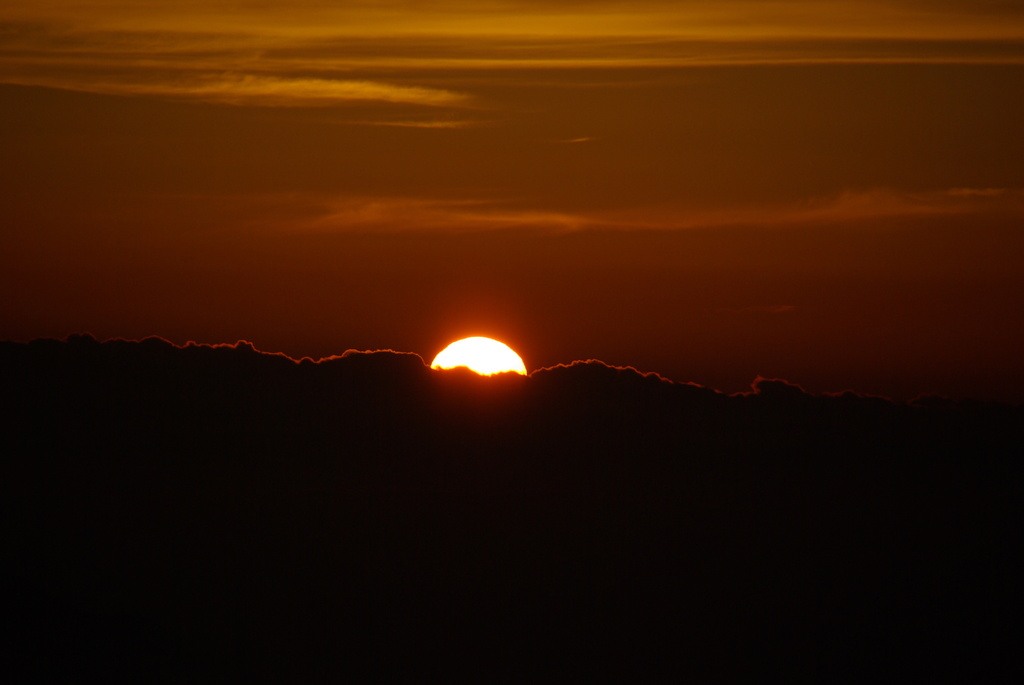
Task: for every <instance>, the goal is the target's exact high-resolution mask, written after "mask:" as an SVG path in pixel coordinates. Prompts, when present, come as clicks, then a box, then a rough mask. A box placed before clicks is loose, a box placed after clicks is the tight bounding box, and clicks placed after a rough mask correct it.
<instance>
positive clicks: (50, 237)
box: [0, 0, 1024, 399]
mask: <svg viewBox="0 0 1024 685" xmlns="http://www.w3.org/2000/svg"><path fill="white" fill-rule="evenodd" d="M1022 84H1024V5H1021V4H1020V3H1017V2H984V1H983V2H977V1H975V2H966V1H952V0H947V1H941V0H940V1H938V2H925V1H924V0H920V1H918V0H891V1H878V2H811V1H809V0H790V1H788V2H730V1H726V2H713V3H712V2H630V3H618V2H586V3H584V2H473V3H461V2H369V1H366V2H307V1H302V2H297V3H287V4H284V3H269V2H161V1H157V2H147V3H136V2H89V1H83V2H58V1H47V0H43V1H33V2H27V1H18V0H16V1H15V2H11V3H7V4H6V5H5V6H4V7H3V8H2V9H0V105H2V106H3V110H4V112H5V114H4V121H5V126H4V129H3V133H2V134H0V135H2V149H3V150H4V155H3V158H2V160H0V180H2V182H3V187H4V192H3V193H2V194H0V223H2V224H3V226H4V229H3V234H2V235H3V237H2V241H3V250H2V255H0V269H2V272H3V276H2V277H0V278H2V280H0V283H2V285H3V288H4V291H5V293H6V299H5V302H4V304H3V308H2V310H0V337H5V338H15V339H25V338H31V337H36V336H40V335H57V336H60V335H65V334H67V333H70V332H74V331H79V330H88V331H91V332H93V333H95V334H97V335H98V336H100V337H103V336H118V335H120V336H127V337H139V336H144V335H151V334H156V335H162V336H164V337H167V338H170V339H172V340H176V341H178V342H184V341H185V340H187V339H190V338H191V339H197V340H201V341H203V342H223V341H232V340H235V339H238V338H250V339H253V340H254V341H255V342H256V343H257V345H258V346H260V347H262V348H264V349H270V350H282V351H285V352H288V353H289V354H293V355H297V356H301V355H306V354H309V355H313V356H317V355H321V354H330V353H332V352H337V351H339V350H338V349H337V348H338V347H339V346H340V347H341V348H347V347H362V348H370V347H394V348H398V349H407V350H410V351H416V352H420V353H421V354H423V355H424V356H430V355H432V354H433V353H435V352H436V351H437V349H440V347H442V346H443V344H444V343H446V342H450V340H451V339H455V338H456V337H460V336H462V335H470V334H474V333H476V334H481V335H492V336H493V337H499V338H501V339H504V340H506V342H509V343H510V344H513V343H518V344H513V347H515V348H516V349H517V350H520V351H521V352H522V353H523V356H524V357H525V358H526V361H527V365H528V366H530V367H531V368H535V367H537V366H540V365H544V364H550V363H557V362H563V361H570V360H571V359H572V358H578V357H599V358H602V359H605V360H606V361H609V362H611V363H622V364H635V365H639V366H641V367H644V368H645V370H655V371H661V372H663V373H665V374H666V375H669V376H671V377H674V378H677V379H679V380H692V381H695V382H699V383H706V384H709V385H715V386H716V387H722V389H725V390H730V391H731V390H736V389H739V388H741V387H742V386H743V385H744V384H745V383H747V382H749V380H750V379H752V377H753V375H754V374H756V373H761V374H764V375H776V376H783V377H787V378H790V379H791V380H793V381H795V382H803V383H804V384H805V385H807V386H808V387H810V388H812V389H815V390H837V389H842V388H841V387H839V386H842V387H850V386H852V387H856V388H857V389H861V390H864V391H868V392H882V393H889V394H893V395H911V396H912V395H913V394H915V393H917V392H925V391H939V392H948V393H951V394H957V393H959V394H961V395H964V394H973V395H978V396H986V397H999V398H1004V399H1005V398H1018V399H1024V393H1022V391H1021V390H1019V388H1020V387H1024V386H1022V384H1024V364H1022V362H1021V361H1020V359H1019V355H1018V354H1016V352H1015V351H1014V350H1018V349H1024V315H1022V313H1021V312H1022V311H1024V294H1022V293H1024V277H1022V276H1021V272H1022V271H1024V269H1022V268H1021V266H1022V265H1024V242H1022V238H1021V231H1022V230H1024V229H1022V226H1024V165H1022V163H1021V160H1022V159H1024V125H1022V123H1021V119H1022V117H1021V116H1020V112H1022V111H1024V87H1022ZM502 336H504V337H502Z"/></svg>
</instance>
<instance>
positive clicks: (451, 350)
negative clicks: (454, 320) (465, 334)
mask: <svg viewBox="0 0 1024 685" xmlns="http://www.w3.org/2000/svg"><path fill="white" fill-rule="evenodd" d="M457 366H465V367H466V368H468V369H470V370H471V371H476V372H477V373H479V374H480V375H482V376H490V375H492V374H495V373H505V372H512V373H518V374H521V375H523V376H525V375H526V366H525V365H524V364H523V360H522V358H521V357H520V356H519V355H518V354H516V353H515V352H513V351H512V348H511V347H509V346H508V345H506V344H505V343H501V342H498V341H497V340H492V339H491V338H481V337H479V336H478V337H473V338H463V339H462V340H457V341H455V342H453V343H452V344H451V345H449V346H448V347H446V348H444V349H443V350H441V351H440V352H439V353H438V355H437V356H436V357H434V361H433V362H431V364H430V368H432V369H454V368H455V367H457Z"/></svg>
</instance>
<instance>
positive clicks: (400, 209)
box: [257, 189, 1024, 314]
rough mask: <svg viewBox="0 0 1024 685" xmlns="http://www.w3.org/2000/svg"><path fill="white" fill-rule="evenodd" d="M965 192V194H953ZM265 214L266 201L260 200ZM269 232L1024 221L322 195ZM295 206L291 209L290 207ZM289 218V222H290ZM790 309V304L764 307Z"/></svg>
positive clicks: (979, 200)
mask: <svg viewBox="0 0 1024 685" xmlns="http://www.w3.org/2000/svg"><path fill="white" fill-rule="evenodd" d="M954 190H956V191H962V190H965V189H954ZM259 202H260V203H262V204H260V207H263V209H261V214H262V215H267V211H266V208H265V206H264V205H265V204H266V202H267V198H261V199H260V200H259ZM273 206H274V207H277V208H278V211H277V212H276V213H274V217H276V218H274V219H273V220H272V221H270V222H257V224H258V225H264V226H265V227H267V228H269V229H270V230H275V231H276V230H282V229H286V230H293V231H300V232H303V231H312V232H375V233H376V232H396V233H400V232H407V231H413V232H443V233H451V232H473V231H490V230H502V229H529V230H542V231H552V232H573V231H581V230H612V231H619V230H627V231H628V230H644V231H648V230H666V231H667V230H693V229H714V228H729V227H764V228H766V229H787V228H813V227H821V228H823V229H825V228H831V227H838V226H871V225H874V223H875V222H877V221H886V220H890V219H900V218H913V217H929V216H931V217H941V216H952V215H970V214H984V213H991V212H999V213H1003V214H1007V213H1008V214H1010V215H1013V216H1016V217H1020V218H1024V190H1006V191H1005V192H1000V193H998V194H996V195H991V194H988V193H987V192H984V191H983V192H980V193H973V192H971V193H967V194H963V193H956V194H951V191H949V190H942V191H933V192H927V193H900V192H897V191H892V190H882V189H876V190H869V191H859V192H852V191H851V192H847V193H842V194H840V195H838V196H834V197H830V198H818V199H809V200H805V201H802V202H798V203H792V204H788V205H775V206H765V205H761V206H752V207H748V208H741V209H738V208H729V209H714V208H705V209H699V210H696V209H693V208H687V207H676V208H665V207H660V208H658V209H645V208H636V209H634V210H631V211H617V212H572V211H563V210H559V209H558V208H552V207H539V206H529V205H528V204H525V203H513V202H509V201H504V200H487V199H435V198H419V197H383V196H382V197H325V196H312V195H290V196H288V197H286V198H279V199H278V201H276V202H275V204H274V205H273ZM287 206H292V207H293V209H288V208H287ZM289 216H290V217H291V218H288V217H289ZM887 225H888V224H887ZM765 311H770V313H776V314H781V313H787V312H789V311H792V307H791V306H790V305H779V306H775V307H773V308H771V309H770V310H768V309H766V310H765Z"/></svg>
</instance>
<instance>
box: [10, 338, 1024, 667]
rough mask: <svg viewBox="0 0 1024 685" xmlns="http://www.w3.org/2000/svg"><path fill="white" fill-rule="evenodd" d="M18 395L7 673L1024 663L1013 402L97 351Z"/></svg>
mask: <svg viewBox="0 0 1024 685" xmlns="http://www.w3.org/2000/svg"><path fill="white" fill-rule="evenodd" d="M0 383H2V385H0V391H2V406H0V409H2V432H0V448H2V454H3V464H4V467H3V483H4V494H3V526H4V546H3V558H2V581H3V587H4V607H5V610H4V622H5V623H6V624H8V625H7V628H9V629H8V630H7V631H5V632H6V634H7V635H8V638H6V643H5V644H4V649H5V651H6V652H7V654H6V656H5V657H4V663H5V668H13V669H14V670H15V673H16V675H17V678H16V679H15V680H13V681H12V682H30V681H38V682H46V681H56V680H63V681H65V682H72V681H92V680H104V681H106V682H116V681H121V682H175V683H186V682H189V683H190V682H226V681H235V680H243V679H244V680H253V679H255V680H267V681H289V682H300V681H302V682H325V681H327V680H329V679H330V680H335V681H338V680H341V679H342V678H346V677H347V678H349V679H350V680H352V679H354V680H355V681H373V682H389V681H395V682H407V681H408V682H429V681H435V680H441V679H450V678H458V677H466V678H467V679H471V680H474V681H477V682H495V681H496V682H544V681H553V680H555V679H556V678H557V679H559V680H564V681H574V682H575V681H583V680H584V679H586V680H598V681H607V682H626V681H630V682H650V681H656V680H661V679H664V680H666V681H667V680H672V681H679V680H680V679H681V678H693V679H695V680H696V681H697V682H712V681H720V682H735V681H738V680H757V681H759V682H760V681H763V680H765V679H766V678H768V677H771V678H776V677H779V678H787V679H793V678H806V679H815V680H819V679H822V678H825V677H828V676H834V675H839V674H842V675H846V676H853V677H856V678H858V679H862V678H868V677H870V678H873V679H874V678H877V677H879V676H884V675H892V676H898V677H903V678H905V679H908V680H926V679H928V680H930V679H933V678H934V677H935V676H949V675H950V674H956V675H961V676H973V677H975V678H980V679H982V680H986V681H992V680H993V679H998V677H1000V676H1005V675H1007V673H1008V669H1009V667H1010V664H1012V663H1013V662H1014V661H1015V660H1016V656H1015V651H1016V648H1017V645H1016V644H1015V640H1014V639H1013V635H1014V626H1016V627H1017V628H1019V618H1018V611H1017V609H1018V607H1016V606H1015V605H1014V604H1013V602H1012V600H1011V597H1012V595H1011V594H1010V592H1009V591H1010V589H1011V583H1013V582H1016V577H1017V575H1018V570H1019V569H1018V568H1017V567H1015V566H1014V564H1013V560H1012V559H1013V558H1012V556H1011V551H1012V550H1013V549H1014V548H1015V547H1016V546H1018V545H1019V543H1020V533H1019V529H1020V528H1019V526H1020V523H1021V520H1022V517H1021V511H1020V505H1019V494H1020V483H1021V478H1020V477H1021V466H1020V465H1021V455H1022V454H1024V449H1022V447H1024V440H1022V420H1021V419H1022V412H1021V410H1020V408H1014V407H1006V406H1000V405H977V404H952V403H948V402H942V401H938V400H933V401H931V402H928V403H919V404H917V405H896V404H892V403H890V402H887V401H885V400H880V399H877V398H863V397H858V396H856V395H853V394H849V393H848V394H845V395H842V396H837V397H811V396H808V395H806V394H804V393H803V392H802V391H801V390H800V389H799V388H797V387H795V386H792V385H788V384H786V383H784V382H781V381H761V382H759V383H758V385H757V387H756V390H757V391H756V392H753V393H751V394H749V395H745V396H735V397H727V396H723V395H720V394H718V393H715V392H712V391H710V390H707V389H705V388H700V387H698V386H692V385H684V384H673V383H668V382H666V381H663V380H661V379H659V378H657V377H655V376H642V375H640V374H638V373H636V372H634V371H632V370H624V369H614V368H610V367H607V366H605V365H603V364H600V363H597V362H592V363H578V364H574V365H571V366H568V367H557V368H553V369H546V370H542V371H538V372H536V373H534V374H533V375H532V376H531V377H529V378H522V377H515V376H513V377H507V378H506V377H497V378H490V379H485V378H479V377H475V376H472V375H471V374H467V373H460V372H445V373H441V372H433V371H430V370H429V369H427V368H426V367H425V366H424V365H423V362H422V360H421V359H420V358H419V357H418V356H416V355H408V354H397V353H390V352H381V353H373V354H349V355H347V356H345V357H341V358H335V359H332V360H325V361H322V362H320V363H312V362H309V361H308V360H307V361H305V362H303V363H296V362H294V361H292V360H290V359H288V358H286V357H283V356H278V355H266V354H261V353H258V352H256V351H255V350H253V349H252V348H251V347H249V346H246V345H242V344H240V345H238V346H229V347H217V348H210V347H199V346H190V347H186V348H178V347H175V346H172V345H170V344H169V343H166V342H164V341H161V340H157V339H151V340H146V341H142V342H139V343H134V342H124V341H111V342H107V343H102V344H101V343H98V342H96V341H95V340H93V339H91V338H88V337H73V338H71V339H70V340H69V341H68V342H57V341H37V342H34V343H31V344H28V345H23V344H14V343H3V344H0ZM926 405H927V406H926Z"/></svg>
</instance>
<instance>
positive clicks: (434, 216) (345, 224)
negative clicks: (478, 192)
mask: <svg viewBox="0 0 1024 685" xmlns="http://www.w3.org/2000/svg"><path fill="white" fill-rule="evenodd" d="M318 204H319V206H320V207H321V210H322V211H321V212H320V213H319V214H318V215H317V216H315V217H312V218H310V219H308V220H304V221H303V222H301V223H300V224H298V225H297V226H295V227H296V228H297V229H298V230H311V231H328V232H335V231H356V232H360V231H372V232H401V231H442V232H468V231H487V230H500V229H508V228H531V229H542V230H554V231H572V230H579V229H581V228H584V227H586V226H588V225H589V224H590V223H591V220H590V219H588V218H586V217H584V216H581V215H576V214H571V213H566V212H559V211H555V210H545V209H531V208H528V207H520V206H512V205H509V204H507V203H501V202H497V201H487V200H437V199H423V198H409V197H376V198H336V199H328V200H320V201H318Z"/></svg>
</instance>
